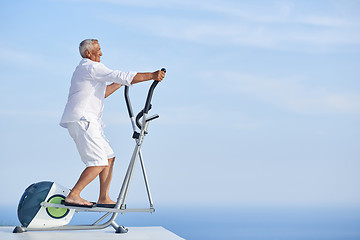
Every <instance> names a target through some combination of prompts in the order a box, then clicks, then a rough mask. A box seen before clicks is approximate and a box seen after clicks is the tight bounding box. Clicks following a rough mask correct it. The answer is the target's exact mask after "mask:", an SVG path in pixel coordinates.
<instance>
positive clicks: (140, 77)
mask: <svg viewBox="0 0 360 240" xmlns="http://www.w3.org/2000/svg"><path fill="white" fill-rule="evenodd" d="M164 77H165V72H163V71H160V70H159V71H156V72H153V73H151V72H147V73H137V74H136V75H135V76H134V78H133V80H132V82H131V84H135V83H139V82H145V81H149V80H155V81H159V82H161V81H162V80H163V79H164ZM121 86H122V85H121V84H119V83H112V84H110V85H107V86H106V90H105V98H107V97H108V96H110V95H111V94H113V93H114V92H115V91H116V90H118V89H119V88H120V87H121Z"/></svg>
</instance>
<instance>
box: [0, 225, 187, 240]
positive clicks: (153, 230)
mask: <svg viewBox="0 0 360 240" xmlns="http://www.w3.org/2000/svg"><path fill="white" fill-rule="evenodd" d="M14 228H15V227H0V239H4V240H5V239H6V240H12V239H16V240H19V239H24V240H26V239H36V240H48V239H51V240H79V239H87V240H100V239H101V240H114V239H121V240H144V239H146V240H155V239H156V240H181V239H184V238H181V237H179V236H177V235H175V234H174V233H172V232H170V231H169V230H166V229H165V228H163V227H127V228H128V229H129V232H128V233H124V234H121V233H119V234H116V233H115V230H114V229H113V228H112V227H108V228H106V229H103V230H86V231H79V230H77V231H48V232H43V231H41V232H24V233H12V231H13V230H14Z"/></svg>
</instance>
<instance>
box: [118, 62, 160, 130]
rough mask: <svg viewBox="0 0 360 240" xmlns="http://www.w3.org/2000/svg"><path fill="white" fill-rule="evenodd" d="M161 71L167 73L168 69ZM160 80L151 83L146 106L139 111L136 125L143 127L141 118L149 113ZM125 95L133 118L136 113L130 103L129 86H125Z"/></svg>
mask: <svg viewBox="0 0 360 240" xmlns="http://www.w3.org/2000/svg"><path fill="white" fill-rule="evenodd" d="M161 71H163V72H165V73H166V69H165V68H162V69H161ZM158 83H159V82H158V81H153V83H152V84H151V86H150V88H149V92H148V95H147V98H146V101H145V106H144V108H143V109H142V110H141V111H140V112H139V113H138V115H137V116H136V125H137V126H138V127H139V128H140V129H141V124H140V118H141V117H142V116H143V115H144V114H147V113H148V112H149V110H150V109H151V99H152V95H153V93H154V89H155V88H156V86H157V85H158ZM124 95H125V102H126V107H127V109H128V114H129V117H130V118H132V117H134V113H133V110H132V107H131V103H130V99H129V87H128V86H125V90H124Z"/></svg>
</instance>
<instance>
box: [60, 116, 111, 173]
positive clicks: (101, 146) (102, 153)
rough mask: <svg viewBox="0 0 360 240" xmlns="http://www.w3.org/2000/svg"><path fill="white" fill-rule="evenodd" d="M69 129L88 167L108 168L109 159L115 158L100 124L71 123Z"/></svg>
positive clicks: (86, 122) (83, 121)
mask: <svg viewBox="0 0 360 240" xmlns="http://www.w3.org/2000/svg"><path fill="white" fill-rule="evenodd" d="M67 129H68V131H69V133H70V136H71V137H72V138H73V139H74V141H75V143H76V147H77V149H78V151H79V153H80V156H81V160H82V161H83V162H84V163H85V165H86V167H93V166H107V165H108V159H109V158H113V157H114V156H115V155H114V151H113V149H112V148H111V146H110V143H109V141H108V140H107V139H106V137H105V135H104V131H103V129H102V127H101V125H100V124H99V123H97V122H89V121H85V120H82V121H78V122H69V123H67Z"/></svg>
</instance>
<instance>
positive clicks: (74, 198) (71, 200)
mask: <svg viewBox="0 0 360 240" xmlns="http://www.w3.org/2000/svg"><path fill="white" fill-rule="evenodd" d="M65 202H66V203H72V204H79V205H86V206H91V205H93V204H92V203H91V202H89V201H87V200H85V199H83V198H81V197H80V196H77V195H72V194H71V193H70V194H69V195H68V196H67V197H66V198H65Z"/></svg>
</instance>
